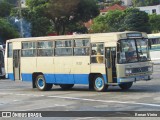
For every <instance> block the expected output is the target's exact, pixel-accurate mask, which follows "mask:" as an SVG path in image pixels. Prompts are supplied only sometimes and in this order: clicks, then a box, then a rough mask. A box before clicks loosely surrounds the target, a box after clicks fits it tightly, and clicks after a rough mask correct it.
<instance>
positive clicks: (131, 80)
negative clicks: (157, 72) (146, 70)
mask: <svg viewBox="0 0 160 120" xmlns="http://www.w3.org/2000/svg"><path fill="white" fill-rule="evenodd" d="M150 79H151V78H150V75H146V76H136V77H129V78H117V82H118V83H126V82H136V81H141V80H145V81H148V80H150Z"/></svg>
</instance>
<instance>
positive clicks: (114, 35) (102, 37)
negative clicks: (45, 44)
mask: <svg viewBox="0 0 160 120" xmlns="http://www.w3.org/2000/svg"><path fill="white" fill-rule="evenodd" d="M128 33H133V34H135V33H141V34H142V37H143V38H147V34H146V33H143V32H137V31H125V32H111V33H95V34H75V35H61V36H45V37H30V38H17V39H10V40H7V42H21V41H24V42H25V41H33V40H34V41H37V40H38V41H41V40H43V41H44V40H66V39H84V38H91V41H92V42H96V41H99V42H102V41H103V42H104V41H112V42H117V41H118V40H120V39H127V38H128V37H127V35H126V34H128ZM106 37H107V39H106Z"/></svg>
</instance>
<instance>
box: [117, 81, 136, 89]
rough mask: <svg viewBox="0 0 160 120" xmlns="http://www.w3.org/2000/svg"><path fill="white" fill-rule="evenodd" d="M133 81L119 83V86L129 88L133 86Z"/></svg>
mask: <svg viewBox="0 0 160 120" xmlns="http://www.w3.org/2000/svg"><path fill="white" fill-rule="evenodd" d="M132 84H133V82H129V83H123V84H119V87H120V88H121V89H122V90H128V89H130V88H131V87H132Z"/></svg>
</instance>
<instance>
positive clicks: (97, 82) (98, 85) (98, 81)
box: [95, 77, 103, 89]
mask: <svg viewBox="0 0 160 120" xmlns="http://www.w3.org/2000/svg"><path fill="white" fill-rule="evenodd" d="M95 86H96V88H97V89H102V88H103V79H102V78H100V77H98V78H97V79H96V80H95Z"/></svg>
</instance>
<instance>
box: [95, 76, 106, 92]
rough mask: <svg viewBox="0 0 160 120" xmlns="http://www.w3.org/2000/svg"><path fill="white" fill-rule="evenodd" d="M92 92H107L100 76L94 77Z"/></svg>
mask: <svg viewBox="0 0 160 120" xmlns="http://www.w3.org/2000/svg"><path fill="white" fill-rule="evenodd" d="M93 85H94V90H95V91H97V92H104V91H106V90H107V85H106V84H105V81H104V78H103V77H102V76H101V75H96V76H95V78H94V83H93Z"/></svg>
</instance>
